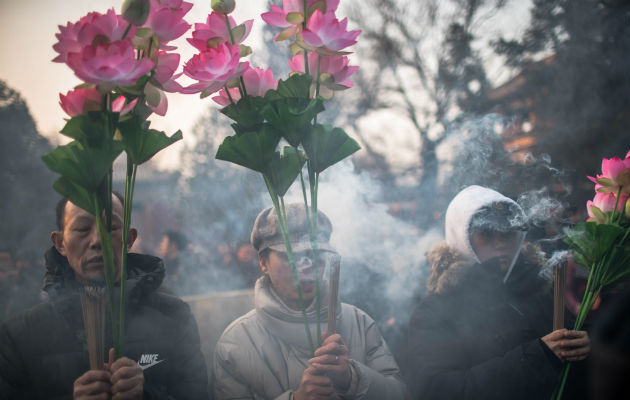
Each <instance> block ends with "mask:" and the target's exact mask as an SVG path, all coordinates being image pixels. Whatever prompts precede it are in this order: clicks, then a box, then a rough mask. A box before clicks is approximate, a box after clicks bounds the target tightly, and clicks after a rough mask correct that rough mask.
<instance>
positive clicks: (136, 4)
mask: <svg viewBox="0 0 630 400" xmlns="http://www.w3.org/2000/svg"><path fill="white" fill-rule="evenodd" d="M150 9H151V3H150V2H149V0H125V1H124V3H123V5H122V17H123V18H124V19H125V21H127V22H129V23H130V24H133V25H136V26H141V25H142V24H144V23H145V22H146V21H147V18H149V11H150Z"/></svg>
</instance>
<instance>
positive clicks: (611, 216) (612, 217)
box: [607, 186, 623, 223]
mask: <svg viewBox="0 0 630 400" xmlns="http://www.w3.org/2000/svg"><path fill="white" fill-rule="evenodd" d="M619 196H621V186H619V190H618V191H617V197H615V207H614V208H613V210H612V214H610V221H607V222H612V223H614V221H615V213H616V212H617V205H618V204H619ZM621 214H623V211H621V212H620V213H619V215H621Z"/></svg>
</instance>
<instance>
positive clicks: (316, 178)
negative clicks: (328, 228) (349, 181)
mask: <svg viewBox="0 0 630 400" xmlns="http://www.w3.org/2000/svg"><path fill="white" fill-rule="evenodd" d="M311 172H313V171H312V170H311V171H309V184H310V189H311V223H310V228H311V232H310V233H311V234H310V236H311V248H312V249H313V260H314V262H315V263H316V265H319V264H318V263H317V258H318V256H319V254H318V253H319V245H318V243H317V234H318V228H317V188H318V186H319V174H318V173H314V174H313V175H314V179H311V176H312V174H311ZM319 292H320V291H319V271H317V268H316V273H315V309H316V310H317V343H318V345H319V346H321V337H322V332H321V330H322V329H321V322H320V319H319V314H320V311H321V301H320V294H319Z"/></svg>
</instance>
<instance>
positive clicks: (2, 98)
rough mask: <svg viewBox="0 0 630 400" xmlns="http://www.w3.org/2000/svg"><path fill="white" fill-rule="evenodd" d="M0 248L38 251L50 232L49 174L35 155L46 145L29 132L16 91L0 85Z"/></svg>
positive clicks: (29, 123) (33, 131)
mask: <svg viewBox="0 0 630 400" xmlns="http://www.w3.org/2000/svg"><path fill="white" fill-rule="evenodd" d="M0 129H1V131H0V185H2V193H3V194H2V202H0V204H1V206H0V221H2V226H1V227H0V244H1V246H2V247H4V248H5V249H4V250H8V251H10V252H11V253H12V254H14V255H15V254H16V253H17V252H19V251H28V250H31V251H37V252H38V253H41V252H43V249H44V248H45V246H46V245H47V244H50V242H49V240H48V234H49V233H50V231H51V230H53V229H54V228H55V226H54V221H55V218H54V215H55V211H54V208H55V203H56V201H57V199H58V196H57V195H56V194H55V192H54V191H53V189H52V183H53V180H54V177H53V174H52V173H51V172H50V171H49V170H48V169H47V168H46V167H45V166H44V164H43V163H42V161H41V160H40V156H41V155H43V154H44V153H46V152H48V151H50V150H51V148H52V147H51V145H50V143H49V142H48V140H46V139H45V138H44V137H42V136H41V135H40V134H39V133H38V132H37V128H36V127H35V123H34V121H33V118H32V117H31V115H30V113H29V110H28V107H27V106H26V103H25V102H24V99H23V98H22V96H20V94H19V93H18V92H16V91H15V90H13V89H11V88H10V87H9V86H8V85H7V84H6V83H5V82H3V81H0Z"/></svg>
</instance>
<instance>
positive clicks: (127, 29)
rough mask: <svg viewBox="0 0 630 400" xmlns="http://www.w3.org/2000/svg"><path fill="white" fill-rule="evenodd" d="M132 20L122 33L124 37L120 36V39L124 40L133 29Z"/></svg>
mask: <svg viewBox="0 0 630 400" xmlns="http://www.w3.org/2000/svg"><path fill="white" fill-rule="evenodd" d="M131 25H132V24H131V22H130V23H129V25H127V28H125V32H124V33H123V35H122V38H120V40H124V39H125V38H126V37H127V34H128V33H129V30H130V29H131Z"/></svg>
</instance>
